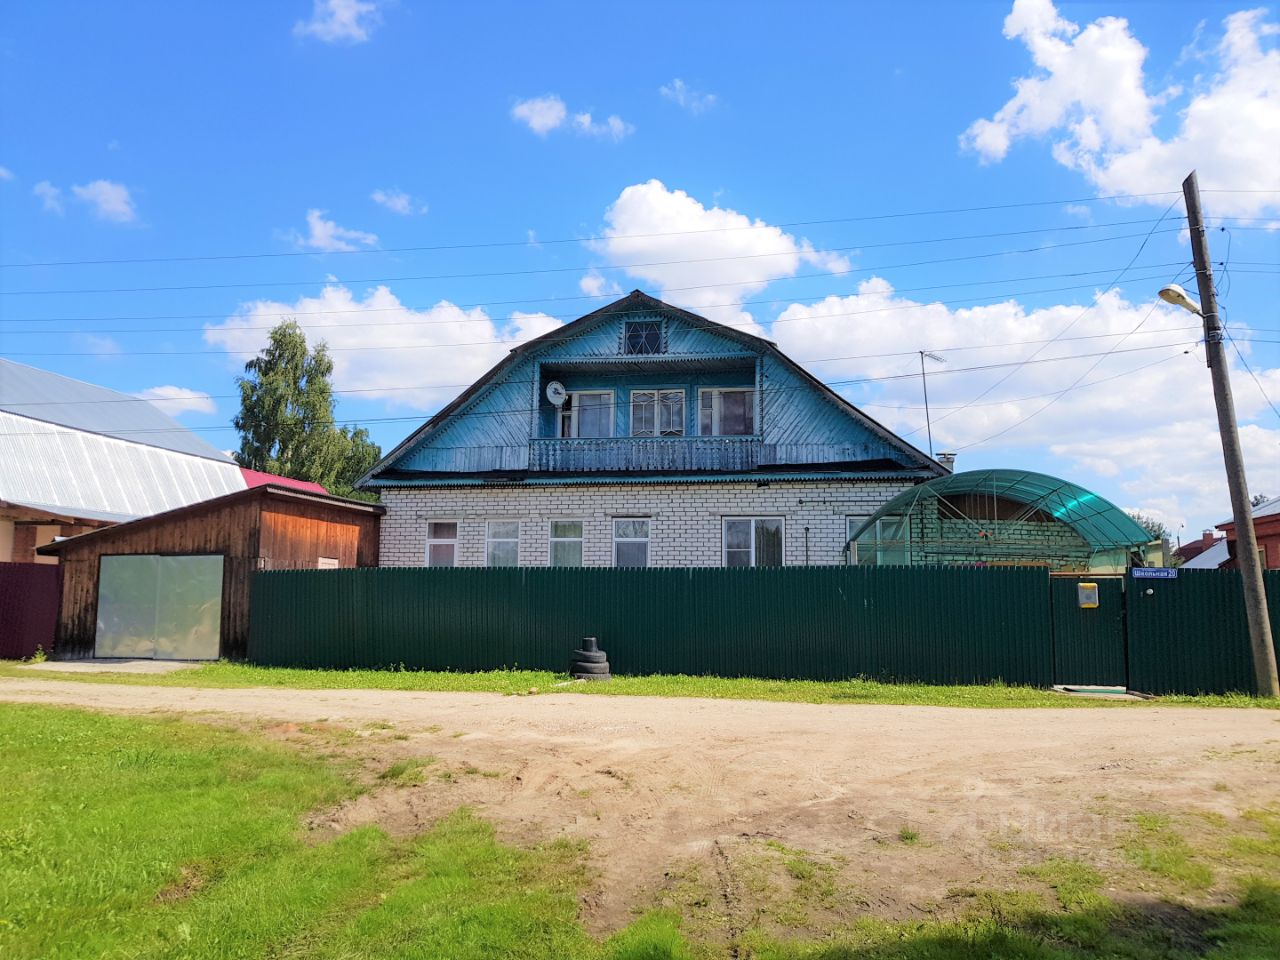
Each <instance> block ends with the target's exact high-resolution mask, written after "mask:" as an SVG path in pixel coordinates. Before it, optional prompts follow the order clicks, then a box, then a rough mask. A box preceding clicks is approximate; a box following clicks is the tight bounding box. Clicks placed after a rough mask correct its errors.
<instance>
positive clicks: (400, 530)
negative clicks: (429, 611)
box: [381, 480, 911, 567]
mask: <svg viewBox="0 0 1280 960" xmlns="http://www.w3.org/2000/svg"><path fill="white" fill-rule="evenodd" d="M910 485H911V484H910V483H909V482H906V481H845V482H835V481H807V480H783V481H778V480H773V481H770V482H769V483H768V485H766V486H757V485H756V484H755V483H688V484H674V483H652V484H648V483H646V484H641V483H625V484H591V485H577V486H574V485H565V486H539V487H498V486H492V487H426V488H422V489H404V488H398V489H387V490H383V491H382V502H383V503H384V504H385V505H386V507H387V514H386V516H385V517H383V519H382V527H381V530H382V534H381V536H382V543H381V564H382V566H384V567H399V566H420V565H421V564H422V563H424V560H425V555H426V537H427V521H428V520H456V521H458V524H459V529H458V552H457V558H458V565H459V566H483V565H484V562H485V524H486V521H488V520H519V521H520V564H521V566H546V565H547V564H548V563H549V558H550V549H549V545H548V538H549V536H550V522H551V520H552V519H560V520H582V521H583V547H582V562H583V564H584V565H585V566H595V567H601V566H612V565H613V522H612V521H613V518H614V517H619V516H632V517H635V516H647V517H649V518H650V525H649V563H650V565H651V566H662V567H718V566H720V565H721V563H722V560H721V558H722V555H723V554H722V543H721V538H722V527H723V524H722V520H723V518H724V517H783V518H785V520H786V530H785V541H786V543H785V561H786V563H787V564H803V563H805V528H806V527H807V528H808V562H809V563H811V564H814V565H818V564H832V563H840V562H842V560H843V553H842V551H843V550H844V545H845V539H846V533H845V529H846V524H845V519H846V518H847V517H852V516H858V517H866V516H869V515H870V514H872V513H874V512H875V511H876V510H877V509H878V508H879V507H880V506H881V505H882V504H884V503H885V501H887V500H889V499H890V498H891V497H893V496H895V495H896V494H898V493H900V492H901V491H902V490H904V489H906V488H907V487H908V486H910Z"/></svg>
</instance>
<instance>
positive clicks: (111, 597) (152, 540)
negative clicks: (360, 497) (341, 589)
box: [39, 484, 383, 660]
mask: <svg viewBox="0 0 1280 960" xmlns="http://www.w3.org/2000/svg"><path fill="white" fill-rule="evenodd" d="M382 514H383V507H382V506H381V505H379V504H372V503H363V502H360V501H355V500H346V499H343V498H341V497H332V496H328V495H327V494H316V493H310V492H306V491H302V490H298V489H295V488H291V487H286V486H282V485H279V484H265V485H262V486H257V487H251V488H250V489H247V490H242V491H239V492H237V493H231V494H228V495H226V496H222V497H218V498H216V499H213V500H205V501H202V502H200V503H195V504H191V505H190V506H185V507H181V508H179V509H177V510H170V511H168V512H166V513H160V514H156V515H154V516H150V517H143V518H141V519H139V520H133V521H130V522H128V523H121V524H116V525H115V526H110V527H104V528H102V529H100V530H94V531H92V532H90V533H85V534H81V535H80V536H77V537H71V538H69V539H66V540H59V541H56V542H54V543H51V544H47V545H45V546H42V547H40V548H39V552H40V553H41V554H43V555H48V556H55V557H57V558H58V559H59V560H60V561H61V566H62V578H63V579H62V601H61V607H60V610H59V615H58V629H57V635H56V637H55V640H54V655H55V656H56V657H58V658H59V659H77V658H84V657H93V656H98V657H130V658H132V657H142V658H156V659H177V660H212V659H218V658H219V657H226V658H231V659H236V658H240V657H243V656H244V655H245V652H246V649H247V644H248V634H249V596H250V584H251V581H252V578H253V574H254V573H255V572H256V571H258V570H284V569H329V568H340V567H367V566H376V565H377V563H378V523H379V520H380V518H381V516H382Z"/></svg>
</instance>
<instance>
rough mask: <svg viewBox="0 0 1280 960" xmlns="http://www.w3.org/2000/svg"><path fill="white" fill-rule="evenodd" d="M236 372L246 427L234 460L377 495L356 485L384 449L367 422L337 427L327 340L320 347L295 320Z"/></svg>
mask: <svg viewBox="0 0 1280 960" xmlns="http://www.w3.org/2000/svg"><path fill="white" fill-rule="evenodd" d="M244 372H245V375H244V376H242V377H237V378H236V384H237V385H238V387H239V388H240V412H239V413H238V414H237V415H236V416H235V418H234V419H233V420H232V421H231V422H232V424H233V425H234V426H235V428H236V430H238V431H239V432H240V449H239V451H238V452H237V453H236V455H235V456H236V462H237V463H239V464H240V465H241V466H242V467H248V468H249V469H250V470H262V471H264V472H266V473H274V474H276V475H278V476H281V477H291V478H293V479H295V480H310V481H312V482H313V483H318V484H320V485H321V486H322V487H324V488H325V489H326V490H328V491H329V492H330V493H334V494H337V495H339V496H344V497H350V496H354V497H357V498H359V499H363V500H376V499H377V495H376V494H366V493H362V492H359V491H356V490H355V489H354V484H355V482H356V480H358V479H359V478H360V477H361V476H362V475H363V474H364V473H365V472H366V471H367V470H368V469H369V468H370V467H372V466H373V465H374V463H376V462H377V460H378V458H379V457H380V456H381V455H382V451H381V448H379V447H378V445H377V444H376V443H374V442H373V441H371V440H370V439H369V431H368V430H366V429H365V428H364V427H354V428H353V427H343V428H339V427H338V426H337V424H336V423H335V422H334V416H333V387H332V385H331V384H330V382H329V378H330V377H331V376H332V375H333V360H332V359H331V358H330V356H329V348H328V347H327V346H326V344H325V343H324V342H323V341H321V342H320V343H318V344H316V346H315V348H314V349H309V348H308V346H307V337H306V334H305V333H303V331H302V328H301V327H300V326H298V324H297V323H296V322H295V321H293V320H285V321H283V322H282V323H279V324H277V325H276V326H275V327H274V328H272V330H271V333H270V336H269V339H268V342H267V346H266V347H265V348H264V349H263V350H262V352H261V353H259V354H258V356H256V357H254V358H253V359H252V360H250V361H249V362H248V363H246V364H245V365H244Z"/></svg>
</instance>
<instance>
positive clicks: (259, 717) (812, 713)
mask: <svg viewBox="0 0 1280 960" xmlns="http://www.w3.org/2000/svg"><path fill="white" fill-rule="evenodd" d="M0 700H9V701H25V702H32V703H45V704H74V705H79V706H84V707H90V708H94V709H100V710H111V711H176V712H181V713H203V712H208V713H209V714H212V715H215V716H216V715H219V714H225V715H229V716H230V717H232V718H235V719H236V720H237V722H244V721H246V720H248V721H251V722H252V723H254V724H255V725H260V724H261V723H262V722H265V727H266V730H267V731H268V733H274V735H276V736H280V737H284V738H286V739H294V740H300V741H302V742H312V743H313V742H315V740H316V739H317V738H319V739H321V740H324V741H325V746H326V749H327V750H330V751H333V750H337V751H339V752H345V753H348V754H349V755H351V756H353V757H355V758H357V759H358V760H360V761H361V763H363V764H364V769H365V770H366V772H367V774H368V776H369V781H370V783H371V784H375V785H376V784H377V783H378V781H376V780H375V779H374V773H375V772H376V771H378V770H380V769H385V767H386V765H387V764H388V763H390V762H392V761H394V760H396V759H403V758H414V757H417V758H423V757H430V758H433V759H432V760H431V765H430V766H428V767H426V768H424V769H425V770H426V771H428V772H429V776H427V777H426V778H425V779H424V780H423V782H421V783H418V784H415V785H410V786H387V785H382V786H376V787H375V789H371V790H370V791H369V792H368V793H366V794H364V795H362V796H361V797H359V798H358V799H356V800H354V801H352V802H351V803H349V804H347V805H345V806H344V807H342V808H340V809H337V810H333V811H327V812H325V813H324V814H322V815H319V816H318V817H317V818H316V820H315V822H314V823H313V824H312V826H313V828H314V829H316V830H319V831H321V832H326V831H330V830H341V829H346V828H349V827H351V826H353V825H356V824H361V823H369V822H376V823H379V824H381V825H383V826H384V827H385V828H386V829H388V830H389V831H391V832H393V833H409V832H414V831H417V830H420V829H422V828H424V827H425V826H427V825H429V824H430V822H431V821H432V820H433V819H435V818H436V817H438V816H440V815H442V814H444V813H446V812H448V811H450V810H452V809H454V808H456V807H457V806H458V805H459V804H462V803H465V804H469V805H471V806H473V807H474V808H475V809H476V810H477V811H478V812H480V813H481V814H482V815H483V816H486V817H488V818H490V819H491V820H493V821H494V822H496V823H497V824H498V825H499V827H500V829H501V831H502V832H503V833H504V835H506V836H507V837H509V838H512V839H517V840H520V841H522V842H530V841H536V840H539V839H547V838H551V837H555V836H559V835H562V834H568V835H570V836H574V837H581V838H585V839H588V840H590V841H591V849H592V851H593V855H594V859H595V863H596V865H597V866H598V868H599V871H600V877H599V881H598V883H597V884H596V885H595V891H594V893H593V894H592V896H591V898H590V900H589V902H588V903H587V904H586V907H587V909H586V916H587V919H588V922H589V923H590V924H591V925H592V926H593V927H595V928H597V929H599V930H605V929H610V928H612V927H615V926H619V925H621V924H623V923H625V922H626V921H627V919H628V918H629V915H630V911H631V910H632V909H633V908H635V907H637V906H646V905H651V904H653V903H655V902H673V901H678V900H680V899H681V898H682V897H686V898H692V899H694V900H695V901H696V900H697V898H698V897H699V896H700V894H699V893H698V892H697V891H698V889H701V887H707V888H712V889H716V890H718V894H717V895H718V896H719V897H720V902H718V903H717V904H714V905H713V908H714V909H715V910H716V911H719V913H721V914H724V915H729V916H730V917H731V916H732V914H734V913H735V912H737V911H746V910H749V909H755V908H753V907H751V906H750V904H749V903H748V902H747V901H749V900H750V898H751V891H752V890H756V891H757V892H759V889H762V888H763V887H768V886H769V884H770V883H773V882H774V881H773V880H771V879H770V877H771V876H772V874H770V872H769V870H770V869H771V868H770V867H769V865H768V863H766V861H767V859H768V857H769V856H770V853H769V851H777V850H782V849H783V848H786V850H785V851H784V853H783V854H781V856H783V857H784V858H785V856H788V855H791V853H794V851H797V850H798V851H802V852H803V853H804V854H805V856H810V857H811V858H812V860H813V862H814V863H818V864H819V865H820V866H821V867H822V869H824V870H828V871H829V872H831V873H832V876H835V877H838V879H839V881H840V883H841V885H842V889H845V888H847V889H851V890H857V891H859V897H860V902H861V903H862V905H863V906H864V907H867V908H870V909H871V910H873V911H874V912H876V913H879V914H881V915H884V916H891V917H911V916H920V915H923V914H927V913H935V914H936V912H937V910H938V905H939V904H940V903H943V902H944V901H945V900H946V898H947V897H948V893H949V891H953V890H954V888H956V887H957V886H964V885H974V884H979V885H984V886H990V885H992V884H999V883H1002V882H1017V878H1018V876H1019V874H1018V871H1019V868H1021V867H1023V866H1026V865H1031V864H1035V863H1039V862H1041V861H1043V860H1044V859H1046V858H1048V857H1051V856H1070V857H1077V858H1081V859H1085V860H1087V861H1088V862H1090V863H1092V864H1094V865H1095V866H1097V867H1098V868H1099V869H1100V870H1102V871H1103V872H1104V873H1106V874H1107V875H1108V877H1123V876H1124V874H1125V871H1126V870H1128V869H1130V867H1128V866H1126V862H1125V859H1124V857H1123V855H1122V854H1121V852H1120V847H1121V845H1122V842H1123V839H1124V837H1125V836H1126V835H1127V833H1128V832H1129V831H1131V830H1132V823H1131V819H1130V818H1131V817H1132V815H1133V814H1134V813H1137V812H1156V813H1167V814H1169V815H1171V816H1172V817H1173V818H1175V822H1176V821H1178V820H1179V818H1191V819H1195V817H1196V816H1197V815H1200V814H1204V815H1207V816H1206V817H1205V818H1204V819H1206V820H1209V819H1214V818H1215V816H1216V815H1220V816H1218V817H1217V818H1216V820H1215V822H1229V823H1237V822H1240V820H1241V814H1242V813H1244V812H1245V811H1247V810H1250V809H1257V808H1261V807H1266V806H1269V805H1275V804H1280V776H1277V774H1280V766H1278V764H1280V713H1277V712H1275V711H1268V710H1248V709H1236V710H1230V709H1198V708H1175V707H1167V708H1166V707H1144V708H1138V709H1106V708H1099V709H1083V708H1076V709H1070V710H1066V709H1064V710H1052V709H1007V710H973V709H951V708H940V707H895V706H857V705H850V706H813V705H807V704H787V703H762V702H744V701H711V700H692V699H659V698H640V697H599V696H579V695H574V694H560V695H555V696H529V697H503V696H499V695H493V694H465V693H464V694H455V693H406V692H388V691H372V690H369V691H362V690H344V691H321V690H282V689H229V690H211V689H179V688H172V687H145V686H124V685H119V686H117V685H113V684H88V683H75V682H62V681H47V680H14V679H0ZM197 719H199V718H197ZM386 725H390V726H386ZM348 728H349V729H354V730H356V731H357V736H354V737H353V736H352V735H351V734H350V733H349V732H347V730H348ZM1221 818H1226V820H1225V821H1222V820H1221ZM912 834H915V835H918V839H912ZM770 840H772V841H774V842H773V843H772V844H768V843H766V841H770ZM786 851H790V853H788V852H786ZM744 878H745V879H744ZM752 878H756V879H754V880H753V879H752ZM761 878H762V879H761ZM1021 882H1023V883H1025V882H1026V881H1025V879H1024V880H1023V881H1021ZM1117 882H1120V881H1117ZM1215 889H1216V888H1215ZM1215 895H1216V894H1215V890H1210V891H1208V892H1207V893H1206V894H1205V896H1206V897H1210V898H1212V897H1213V896H1215ZM833 909H835V908H834V907H833ZM828 919H829V918H828ZM808 922H809V918H807V917H806V920H805V922H801V923H798V924H795V925H793V926H794V927H798V928H803V927H804V926H806V925H807V924H808ZM813 922H814V923H816V922H817V919H816V918H813Z"/></svg>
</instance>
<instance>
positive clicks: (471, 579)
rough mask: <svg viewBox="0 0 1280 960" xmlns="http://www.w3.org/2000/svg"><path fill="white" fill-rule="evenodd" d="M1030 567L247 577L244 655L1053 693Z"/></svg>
mask: <svg viewBox="0 0 1280 960" xmlns="http://www.w3.org/2000/svg"><path fill="white" fill-rule="evenodd" d="M1048 589H1049V588H1048V574H1047V572H1046V571H1044V570H1041V569H1033V568H987V569H977V568H963V567H936V568H922V567H914V568H892V567H880V568H858V567H807V568H780V569H753V570H727V569H652V570H616V569H550V568H507V569H450V570H439V569H435V570H433V569H427V568H375V569H360V570H333V571H328V570H326V571H311V570H309V571H269V572H263V573H258V574H256V575H255V577H254V583H253V598H252V610H251V619H250V633H249V659H250V660H253V661H255V662H257V663H261V664H268V665H277V666H309V667H336V668H348V667H375V668H376V667H388V666H397V665H400V664H403V665H404V666H405V667H408V668H414V669H431V670H486V669H496V668H501V667H524V668H531V669H546V670H555V671H563V670H566V669H567V667H568V664H569V659H570V651H571V650H572V649H573V648H574V647H575V646H577V643H578V641H579V640H580V639H581V638H582V637H583V636H596V637H599V639H600V645H601V646H602V647H603V648H604V649H605V650H606V651H607V652H608V654H609V661H610V664H611V665H612V669H613V671H614V672H615V673H619V674H651V673H685V674H704V675H718V676H751V677H766V678H804V679H815V680H833V679H842V678H847V677H857V676H865V677H875V678H883V679H898V680H913V681H921V682H928V683H981V682H986V681H992V680H1004V681H1006V682H1009V683H1022V684H1035V685H1039V686H1048V685H1049V684H1050V683H1052V682H1053V656H1052V644H1051V634H1052V631H1051V629H1050V622H1049V604H1048V603H1047V596H1048Z"/></svg>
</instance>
